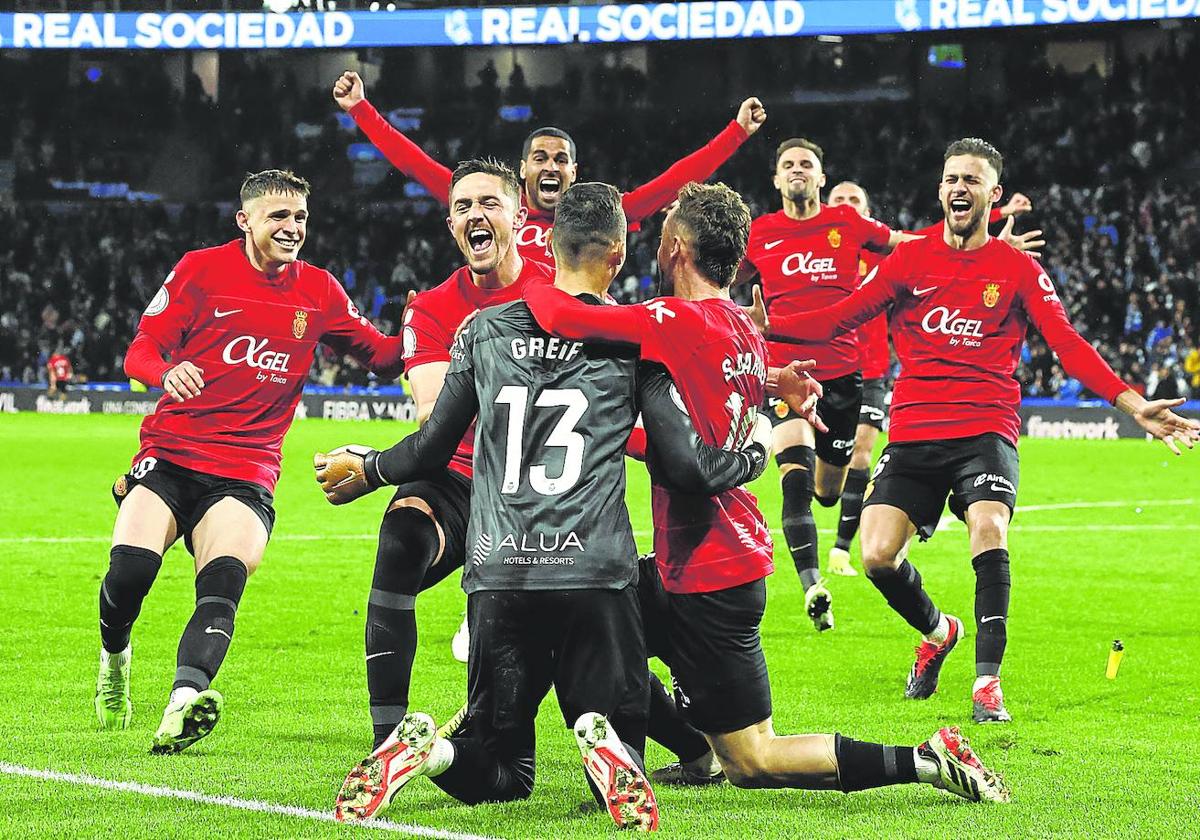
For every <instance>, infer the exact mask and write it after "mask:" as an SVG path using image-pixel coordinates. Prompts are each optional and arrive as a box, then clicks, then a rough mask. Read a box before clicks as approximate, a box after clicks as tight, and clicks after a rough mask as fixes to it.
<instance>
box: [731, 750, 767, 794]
mask: <svg viewBox="0 0 1200 840" xmlns="http://www.w3.org/2000/svg"><path fill="white" fill-rule="evenodd" d="M721 769H722V770H724V771H725V778H727V779H728V780H729V783H730V784H731V785H733V786H734V787H738V788H764V787H771V786H772V784H771V782H772V776H771V773H770V770H769V768H768V767H767V765H766V763H765V762H764V761H763V760H762V758H761V757H760V756H758V755H756V754H753V753H746V754H742V753H738V754H736V755H731V756H727V757H722V758H721Z"/></svg>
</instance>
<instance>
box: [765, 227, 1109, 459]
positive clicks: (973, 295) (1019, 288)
mask: <svg viewBox="0 0 1200 840" xmlns="http://www.w3.org/2000/svg"><path fill="white" fill-rule="evenodd" d="M889 305H890V306H891V315H890V319H889V320H890V324H891V333H892V343H893V344H894V346H895V348H896V355H897V356H898V357H899V359H900V378H899V379H898V380H897V382H896V387H895V390H894V391H893V393H892V407H891V427H890V431H889V433H888V434H889V436H890V439H891V440H892V441H895V442H897V443H900V442H905V441H924V440H942V439H946V438H963V437H973V436H975V435H981V434H985V433H987V432H995V433H997V434H1000V435H1003V436H1004V437H1006V438H1007V439H1008V440H1010V441H1012V442H1013V443H1014V444H1015V443H1016V442H1017V436H1018V434H1019V433H1020V430H1021V420H1020V417H1019V416H1018V414H1017V409H1018V407H1019V406H1020V402H1021V387H1020V385H1019V383H1018V382H1017V380H1016V379H1015V378H1013V371H1014V370H1016V367H1017V361H1018V359H1019V358H1020V353H1021V345H1022V343H1023V342H1024V341H1025V334H1026V332H1027V331H1028V329H1029V322H1030V321H1032V322H1033V324H1034V326H1036V327H1037V329H1038V331H1039V332H1041V334H1042V336H1043V337H1045V339H1046V342H1047V343H1048V344H1049V345H1050V347H1051V348H1052V349H1053V350H1054V351H1055V352H1056V353H1057V354H1058V356H1059V358H1060V360H1061V361H1062V364H1063V368H1064V369H1065V370H1066V371H1067V373H1069V374H1070V375H1072V376H1075V377H1076V378H1078V379H1079V380H1080V381H1081V382H1083V384H1084V385H1085V386H1087V387H1088V388H1090V389H1091V390H1093V391H1095V392H1096V393H1097V394H1099V395H1100V396H1101V397H1102V398H1104V399H1106V400H1108V401H1109V402H1112V401H1113V400H1115V399H1116V398H1117V395H1118V394H1120V393H1121V392H1122V391H1124V390H1126V389H1127V388H1128V386H1127V385H1126V384H1125V383H1124V382H1122V381H1121V380H1120V379H1119V378H1118V377H1117V375H1116V374H1115V373H1113V371H1112V368H1110V367H1109V366H1108V364H1107V363H1106V362H1105V361H1104V360H1103V359H1102V358H1100V355H1099V354H1098V353H1097V352H1096V350H1095V348H1093V347H1092V345H1090V344H1088V343H1087V342H1086V341H1084V339H1083V338H1082V337H1081V336H1080V335H1079V333H1077V332H1076V331H1075V328H1074V327H1073V326H1072V325H1071V321H1070V319H1068V317H1067V314H1066V312H1065V310H1064V309H1063V306H1062V302H1061V301H1060V300H1059V299H1058V294H1057V293H1056V292H1055V290H1054V284H1053V282H1052V281H1051V280H1050V278H1049V276H1047V274H1046V273H1045V271H1043V270H1042V267H1041V266H1040V265H1039V264H1038V263H1037V261H1035V260H1034V259H1033V258H1031V257H1029V256H1027V255H1026V254H1023V253H1021V252H1020V251H1017V250H1016V249H1014V248H1012V247H1010V246H1009V245H1006V244H1004V243H1003V242H1001V241H999V240H998V239H989V240H988V241H987V243H986V244H984V245H983V246H982V247H980V248H976V249H975V250H972V251H959V250H956V249H954V248H951V247H950V246H949V245H947V244H946V242H945V240H944V239H943V238H942V237H940V236H927V237H925V238H923V239H916V240H913V241H911V242H905V243H902V244H901V245H900V246H898V247H897V248H896V250H895V251H894V252H893V253H892V255H891V256H889V257H887V258H886V259H885V260H884V261H883V262H882V263H880V265H879V267H878V268H877V269H875V271H873V272H872V273H871V274H869V275H867V277H866V278H865V279H864V280H863V282H862V286H861V287H860V288H859V290H858V291H857V292H855V293H854V294H853V295H851V296H850V297H849V298H847V299H846V300H844V301H842V302H841V303H839V304H836V305H834V306H832V307H828V308H825V309H822V310H819V311H815V312H806V313H803V314H800V315H796V316H791V317H788V318H779V319H772V321H771V332H772V334H773V335H780V336H785V335H791V336H796V337H803V338H804V340H806V341H808V340H811V339H813V338H814V337H815V338H817V339H818V340H819V339H820V338H821V337H822V336H827V335H832V334H833V333H834V332H835V331H841V330H848V329H853V328H854V327H856V326H858V325H859V324H863V323H865V322H866V321H868V320H870V319H871V318H872V317H874V316H875V315H877V314H878V313H880V312H882V311H883V310H884V309H885V308H886V307H888V306H889Z"/></svg>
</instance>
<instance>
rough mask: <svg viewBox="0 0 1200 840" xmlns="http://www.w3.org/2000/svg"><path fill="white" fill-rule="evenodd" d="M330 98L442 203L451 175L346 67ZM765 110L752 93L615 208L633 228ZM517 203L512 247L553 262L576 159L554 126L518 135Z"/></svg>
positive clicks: (713, 164) (699, 175) (750, 130)
mask: <svg viewBox="0 0 1200 840" xmlns="http://www.w3.org/2000/svg"><path fill="white" fill-rule="evenodd" d="M333 98H334V100H335V101H336V102H337V104H338V105H339V106H340V107H341V108H342V110H344V111H346V112H347V113H348V114H350V116H351V117H353V118H354V121H355V122H356V123H357V124H358V127H359V128H360V129H362V131H363V133H364V134H366V135H367V138H368V139H369V140H370V141H371V142H372V143H373V144H375V147H376V148H377V149H379V150H380V151H381V152H383V154H384V156H385V157H387V159H388V160H389V161H391V163H392V165H393V166H395V167H396V168H397V169H399V170H400V171H401V172H403V173H404V174H405V175H407V176H408V177H410V178H413V179H415V180H416V181H418V182H419V183H420V184H421V185H422V186H423V187H425V189H426V190H428V191H429V194H430V195H432V196H433V197H434V198H436V199H437V200H438V201H440V202H442V203H443V204H447V203H448V199H449V194H450V181H451V172H450V170H449V169H447V168H446V167H445V166H443V165H442V164H440V163H438V162H437V161H436V160H434V159H433V158H431V157H430V156H429V155H428V154H426V153H425V150H424V149H422V148H421V147H420V146H418V145H417V144H416V143H414V142H413V141H412V140H410V139H409V138H407V137H405V136H404V135H403V134H402V133H401V132H399V131H397V130H396V129H395V128H393V127H392V125H391V124H390V123H389V122H388V121H387V120H386V119H384V118H383V116H382V115H381V114H380V113H379V112H378V111H377V110H375V107H374V106H373V105H372V104H371V103H370V101H368V100H367V99H366V93H365V90H364V87H363V81H362V79H361V78H360V77H359V75H358V74H357V73H353V72H346V73H343V74H342V75H341V77H340V78H338V80H337V81H336V82H335V83H334V86H333ZM766 119H767V112H766V110H765V109H764V108H763V106H762V103H761V102H759V100H758V99H756V98H755V97H750V98H749V99H747V100H746V101H744V102H743V103H742V104H741V105H740V106H739V107H738V111H737V116H736V118H735V119H734V120H731V121H730V123H729V124H728V125H727V126H725V128H724V129H722V131H721V133H720V134H718V135H717V136H716V137H714V138H713V139H712V140H710V141H709V142H708V143H707V144H706V145H704V146H702V147H701V148H699V149H697V150H696V151H694V152H692V153H691V154H690V155H688V156H686V157H684V158H682V159H680V160H679V161H677V162H676V163H675V164H673V165H672V166H671V167H670V168H669V169H667V170H666V171H665V172H663V173H662V174H660V175H659V176H657V177H656V178H654V179H652V180H650V181H648V182H647V183H645V184H643V185H641V186H640V187H638V188H636V189H634V190H631V191H630V192H627V193H623V194H622V195H621V207H622V208H623V209H624V211H625V216H626V218H627V219H628V220H629V224H630V228H631V229H633V230H636V226H637V224H638V222H640V221H642V220H643V219H645V218H647V217H648V216H651V215H653V214H654V213H657V212H658V211H659V210H661V209H662V208H663V207H665V206H667V205H668V204H670V203H671V202H672V201H674V199H675V195H676V194H677V193H678V192H679V188H680V187H682V186H683V185H684V184H686V183H688V182H689V181H703V180H704V179H705V178H708V177H709V176H710V175H712V174H713V173H714V172H716V171H717V169H718V167H720V166H721V164H723V163H724V162H725V161H726V160H728V159H729V157H730V156H731V155H732V154H733V153H734V152H736V151H737V150H738V149H739V148H740V147H741V145H742V143H744V142H746V140H747V139H749V138H750V137H751V136H752V135H753V134H754V133H755V132H756V131H758V130H759V128H761V127H762V125H763V123H764V122H766ZM519 174H520V177H521V204H522V207H523V208H524V210H525V219H524V221H523V222H522V224H521V226H520V227H519V228H518V229H517V235H516V245H517V249H518V250H519V251H520V253H521V256H522V257H524V258H525V259H528V260H535V261H538V262H549V263H553V262H554V254H553V252H552V251H551V249H550V232H551V230H552V229H553V227H554V208H555V207H556V206H557V205H558V202H559V200H560V199H561V198H562V195H563V193H565V192H566V190H567V188H569V187H570V186H571V184H573V183H575V178H576V176H577V174H578V157H577V156H576V148H575V141H574V140H572V139H571V136H570V135H569V134H568V133H567V132H565V131H563V130H562V129H561V128H554V127H551V126H547V127H543V128H538V129H535V130H534V131H532V132H531V133H530V134H529V136H528V137H526V138H525V143H524V145H523V147H522V149H521V168H520V173H519Z"/></svg>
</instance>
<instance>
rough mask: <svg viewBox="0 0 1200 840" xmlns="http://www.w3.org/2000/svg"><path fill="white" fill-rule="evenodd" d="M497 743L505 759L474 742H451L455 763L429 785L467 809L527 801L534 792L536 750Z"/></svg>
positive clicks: (465, 740)
mask: <svg viewBox="0 0 1200 840" xmlns="http://www.w3.org/2000/svg"><path fill="white" fill-rule="evenodd" d="M522 740H523V741H527V740H528V738H524V739H522ZM497 741H498V743H497V748H498V749H499V750H500V751H501V753H502V755H495V754H493V753H491V752H489V751H488V750H487V749H486V748H485V747H484V746H483V743H482V742H481V741H479V740H477V739H475V738H451V739H450V743H451V744H453V745H454V763H453V764H451V765H450V766H449V767H448V768H446V769H445V770H444V771H442V772H441V773H439V774H438V775H436V776H433V777H431V778H430V781H431V782H433V783H434V784H435V785H437V786H438V787H440V788H441V789H442V790H443V791H445V792H446V793H448V794H450V795H451V796H453V797H454V798H455V799H457V800H459V801H460V802H465V803H466V804H468V805H478V804H479V803H481V802H512V801H513V800H515V799H526V798H528V796H529V794H530V793H532V792H533V776H534V759H533V747H531V746H526V745H525V744H524V743H522V744H520V745H519V746H518V745H516V744H512V745H510V744H508V743H506V742H505V741H506V739H505V738H504V737H500V738H498V739H497Z"/></svg>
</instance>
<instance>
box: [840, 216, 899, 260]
mask: <svg viewBox="0 0 1200 840" xmlns="http://www.w3.org/2000/svg"><path fill="white" fill-rule="evenodd" d="M850 215H851V218H852V219H853V221H852V222H851V224H852V225H853V227H854V232H855V234H856V235H857V237H858V238H859V239H860V240H862V243H863V245H866V246H867V247H868V248H870V249H871V250H873V251H878V250H880V249H881V248H887V244H888V242H890V241H891V238H892V229H891V228H890V227H888V226H887V225H885V224H884V223H883V222H879V221H876V220H875V219H868V218H866V217H865V216H860V215H859V214H858V211H857V210H852V211H851V213H850Z"/></svg>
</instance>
